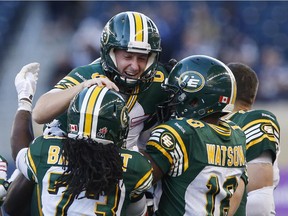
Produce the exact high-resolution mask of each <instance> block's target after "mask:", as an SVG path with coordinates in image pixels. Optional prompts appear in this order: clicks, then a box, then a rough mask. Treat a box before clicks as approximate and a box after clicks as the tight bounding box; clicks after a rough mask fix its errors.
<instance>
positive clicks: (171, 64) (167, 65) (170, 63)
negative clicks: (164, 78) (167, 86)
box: [164, 58, 177, 73]
mask: <svg viewBox="0 0 288 216" xmlns="http://www.w3.org/2000/svg"><path fill="white" fill-rule="evenodd" d="M176 64H177V60H176V59H173V58H172V59H170V60H169V61H168V62H167V63H165V64H164V67H165V69H166V70H167V72H168V73H170V71H171V70H172V68H173V67H174V66H175V65H176Z"/></svg>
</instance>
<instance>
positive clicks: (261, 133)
mask: <svg viewBox="0 0 288 216" xmlns="http://www.w3.org/2000/svg"><path fill="white" fill-rule="evenodd" d="M227 119H230V120H231V121H233V122H235V123H236V124H237V125H239V126H240V127H241V128H242V129H243V131H244V133H245V135H246V138H247V140H246V149H247V152H246V157H247V162H249V161H251V160H253V159H255V158H257V157H259V156H260V155H261V154H262V153H263V152H264V151H267V150H269V151H270V152H271V154H272V160H273V162H274V161H275V159H276V156H277V154H278V152H279V150H280V146H279V140H280V127H279V124H278V121H277V119H276V116H275V115H273V114H272V113H271V112H269V111H266V110H251V111H248V112H244V111H239V112H236V113H233V114H230V115H229V116H228V117H227Z"/></svg>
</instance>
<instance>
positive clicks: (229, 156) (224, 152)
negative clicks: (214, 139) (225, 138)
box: [206, 144, 245, 167]
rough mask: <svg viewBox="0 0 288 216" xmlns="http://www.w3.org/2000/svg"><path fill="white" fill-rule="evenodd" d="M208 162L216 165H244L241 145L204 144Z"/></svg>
mask: <svg viewBox="0 0 288 216" xmlns="http://www.w3.org/2000/svg"><path fill="white" fill-rule="evenodd" d="M206 150H207V159H208V163H209V164H211V165H216V166H225V167H242V166H244V165H245V155H244V150H243V146H241V145H239V146H225V145H215V144H206Z"/></svg>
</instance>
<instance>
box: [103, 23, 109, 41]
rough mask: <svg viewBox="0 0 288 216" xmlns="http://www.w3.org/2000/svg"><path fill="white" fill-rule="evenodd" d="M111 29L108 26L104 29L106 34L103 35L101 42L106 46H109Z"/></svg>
mask: <svg viewBox="0 0 288 216" xmlns="http://www.w3.org/2000/svg"><path fill="white" fill-rule="evenodd" d="M108 31H109V28H108V26H105V28H104V32H103V34H102V35H101V41H102V42H103V43H104V44H107V43H108V40H109V33H108Z"/></svg>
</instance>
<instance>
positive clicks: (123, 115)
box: [120, 106, 129, 127]
mask: <svg viewBox="0 0 288 216" xmlns="http://www.w3.org/2000/svg"><path fill="white" fill-rule="evenodd" d="M120 121H121V126H122V127H127V125H128V124H129V116H128V108H127V107H126V106H124V107H123V109H122V110H121V116H120Z"/></svg>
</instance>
